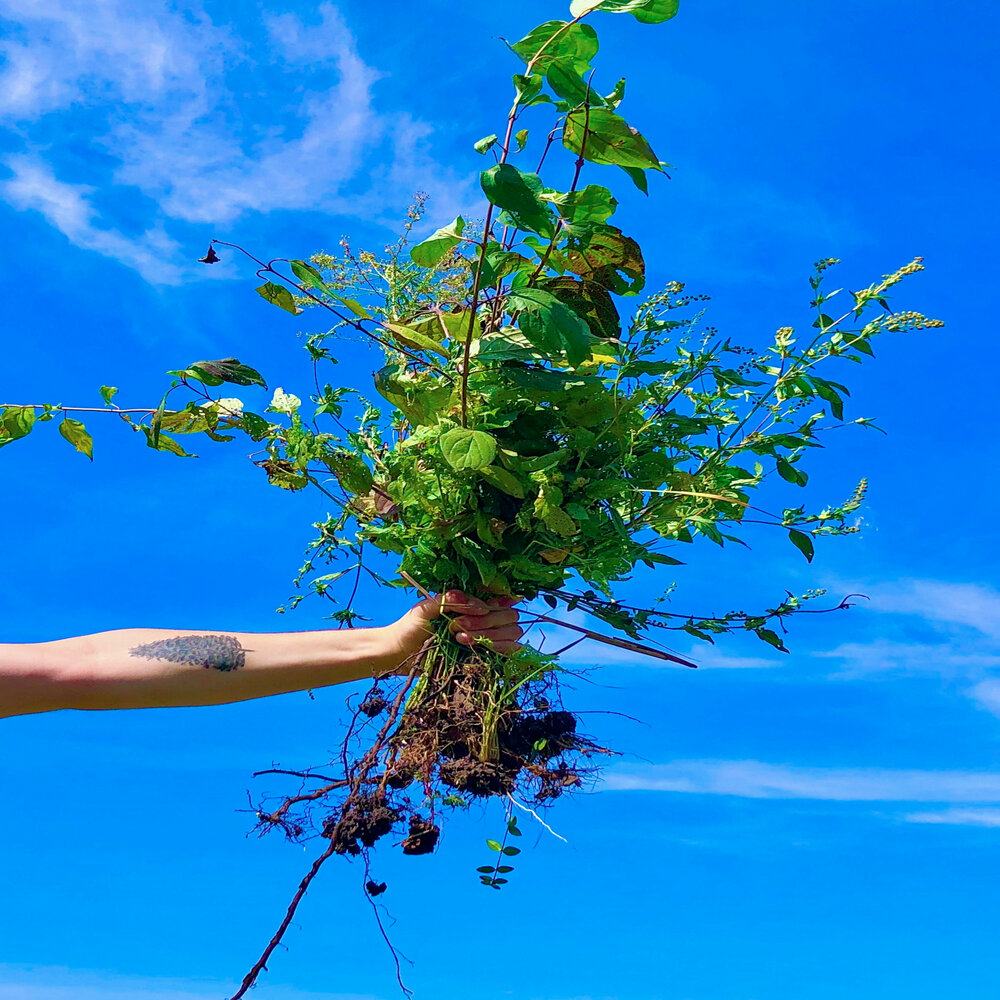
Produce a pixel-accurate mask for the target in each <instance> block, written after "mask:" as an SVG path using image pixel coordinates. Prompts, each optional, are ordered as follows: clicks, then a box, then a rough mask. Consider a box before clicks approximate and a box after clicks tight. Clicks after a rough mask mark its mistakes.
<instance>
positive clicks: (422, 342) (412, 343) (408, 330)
mask: <svg viewBox="0 0 1000 1000" xmlns="http://www.w3.org/2000/svg"><path fill="white" fill-rule="evenodd" d="M385 326H386V329H388V330H391V331H392V333H393V335H394V336H395V337H396V339H397V340H399V341H400V342H401V343H402V344H403V345H404V346H406V347H417V348H419V349H420V350H421V351H432V352H433V353H434V354H439V355H440V356H441V357H442V358H446V359H447V358H450V357H451V355H450V354H449V353H448V352H447V351H446V350H445V349H444V348H443V347H442V346H441V345H440V344H439V343H438V342H437V341H436V340H434V339H433V338H432V337H428V336H427V334H426V333H421V332H420V331H419V330H414V329H413V327H412V326H401V325H400V324H399V323H386V324H385Z"/></svg>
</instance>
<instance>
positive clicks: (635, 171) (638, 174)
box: [622, 167, 649, 194]
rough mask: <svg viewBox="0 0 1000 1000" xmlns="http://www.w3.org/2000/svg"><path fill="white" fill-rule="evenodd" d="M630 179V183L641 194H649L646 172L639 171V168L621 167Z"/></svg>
mask: <svg viewBox="0 0 1000 1000" xmlns="http://www.w3.org/2000/svg"><path fill="white" fill-rule="evenodd" d="M622 170H624V171H625V173H627V174H628V175H629V177H631V178H632V183H633V184H634V185H635V186H636V187H637V188H638V189H639V190H640V191H641V192H642V193H643V194H649V179H648V178H647V177H646V171H645V170H641V169H640V168H639V167H622Z"/></svg>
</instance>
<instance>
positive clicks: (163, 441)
mask: <svg viewBox="0 0 1000 1000" xmlns="http://www.w3.org/2000/svg"><path fill="white" fill-rule="evenodd" d="M142 430H143V433H144V434H145V435H146V444H147V445H148V447H150V448H155V449H156V451H169V452H170V453H171V454H172V455H179V456H180V457H181V458H197V457H198V456H197V455H192V454H191V453H190V452H187V451H185V450H184V449H183V448H182V447H181V446H180V444H179V443H178V442H177V441H175V440H174V439H173V438H172V437H169V436H168V435H166V434H159V433H158V434H156V435H155V439H154V434H153V430H152V428H150V427H143V428H142Z"/></svg>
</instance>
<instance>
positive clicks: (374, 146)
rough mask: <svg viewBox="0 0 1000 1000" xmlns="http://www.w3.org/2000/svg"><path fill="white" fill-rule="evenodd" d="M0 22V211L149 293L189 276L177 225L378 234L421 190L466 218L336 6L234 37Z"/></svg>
mask: <svg viewBox="0 0 1000 1000" xmlns="http://www.w3.org/2000/svg"><path fill="white" fill-rule="evenodd" d="M0 19H6V21H7V22H8V23H7V25H6V28H7V29H8V30H7V40H6V41H4V42H3V43H2V49H0V53H2V55H3V58H4V62H3V65H2V66H0V92H2V93H3V94H4V101H3V111H2V113H0V118H2V119H4V120H5V121H6V123H7V125H8V127H9V128H11V129H13V130H14V131H15V132H16V133H17V134H18V135H19V136H20V139H21V142H22V145H23V150H22V151H21V153H20V154H19V155H16V156H14V157H13V158H11V159H10V160H9V161H8V164H7V166H8V168H9V169H10V170H11V172H12V174H13V176H12V177H11V178H10V179H9V180H7V181H6V182H5V183H4V184H3V185H2V187H0V194H2V195H3V196H4V197H5V198H6V199H7V200H8V201H9V202H10V203H11V204H13V205H14V206H15V207H17V208H20V209H24V210H29V211H37V212H40V213H41V214H42V215H43V216H44V217H45V219H46V220H47V221H48V222H49V223H50V224H52V225H53V226H55V227H56V228H57V229H59V231H60V232H62V233H63V234H64V235H65V236H66V237H67V238H68V239H69V240H71V241H72V242H73V243H74V244H76V245H77V246H80V247H82V248H84V249H88V250H94V251H96V252H98V253H101V254H104V255H105V256H108V257H113V258H116V259H118V260H120V261H121V262H122V263H124V264H126V265H127V266H129V267H133V268H135V269H137V270H138V271H139V272H140V273H141V274H143V276H144V277H145V278H147V280H150V281H156V282H162V283H170V282H176V281H178V280H180V279H181V278H182V277H183V276H184V275H185V274H188V273H190V272H189V271H187V270H186V269H184V268H181V267H179V266H178V263H177V254H178V249H179V245H178V243H177V241H176V240H175V239H173V238H171V237H170V236H167V235H166V233H167V232H169V233H171V234H174V233H175V232H177V231H178V227H180V228H181V230H182V231H183V226H184V225H185V224H186V225H188V226H190V225H191V224H197V225H199V226H204V225H206V224H216V225H224V224H226V223H232V222H233V221H234V220H236V219H239V218H241V217H244V216H247V215H249V214H252V213H256V214H266V213H268V212H273V211H278V210H281V211H305V210H308V211H310V212H322V213H326V214H331V215H342V216H350V217H354V218H364V219H366V220H368V221H375V222H380V221H386V222H388V221H390V220H395V219H396V217H397V216H400V215H401V214H402V212H403V209H404V208H405V205H406V201H407V198H408V197H409V196H410V195H411V194H412V192H413V191H414V190H416V189H417V188H422V189H424V190H426V191H428V192H429V193H430V194H431V196H432V198H434V199H435V202H434V208H435V214H439V213H440V214H442V215H447V214H449V213H451V212H453V211H457V208H459V207H464V206H465V204H466V203H467V201H468V198H469V190H470V189H469V185H468V180H467V179H466V178H463V177H459V176H456V175H455V174H453V173H452V172H451V171H449V170H448V169H447V168H444V167H442V166H441V165H440V164H437V163H435V162H434V159H433V156H432V154H431V152H430V143H429V139H430V132H431V129H430V126H429V125H427V124H426V123H422V122H420V121H416V120H414V119H413V118H411V117H410V116H409V115H407V114H405V113H400V112H397V111H395V110H393V109H391V108H385V107H382V106H380V105H379V103H378V102H377V101H376V98H375V94H374V89H373V88H374V85H375V84H376V82H377V81H378V80H379V79H380V78H381V76H382V74H381V73H380V72H379V71H378V70H377V69H375V68H374V67H372V66H369V65H368V64H367V63H366V62H365V60H364V59H363V58H362V56H361V54H360V53H359V52H358V49H357V45H356V42H355V39H354V36H353V34H352V32H351V31H350V29H349V27H348V25H347V24H346V22H345V21H344V19H343V17H342V16H341V14H340V13H339V11H338V10H337V9H336V8H335V7H334V6H333V5H332V4H329V3H326V4H321V5H320V6H319V8H318V9H317V11H316V12H315V14H314V15H312V17H311V20H310V21H309V22H308V23H307V22H306V21H304V20H302V19H300V18H298V17H297V16H295V15H292V14H280V15H272V16H267V17H265V18H264V19H263V20H262V21H260V22H258V23H256V24H254V23H251V24H247V25H241V28H243V29H246V30H241V32H240V33H239V34H237V33H236V32H234V31H231V30H230V29H229V28H228V27H226V26H224V25H219V24H216V23H214V22H213V21H212V20H211V18H209V17H208V15H207V14H206V13H205V12H204V11H203V10H202V9H201V7H200V5H199V4H197V3H187V4H183V3H182V4H180V5H175V4H170V3H166V2H154V3H149V4H143V5H140V6H136V5H134V4H127V3H126V2H125V0H99V2H95V3H92V4H87V5H82V4H80V3H79V2H76V0H0ZM83 122H86V125H83ZM81 132H82V133H86V134H89V135H90V136H91V138H90V139H89V140H88V142H87V149H86V150H84V152H83V154H82V155H81V152H80V147H81ZM108 191H113V193H114V197H113V198H110V199H109V198H107V197H104V198H100V197H99V196H100V195H101V194H104V195H106V194H107V192H108ZM99 204H104V205H105V206H107V207H105V208H104V212H103V214H102V213H101V212H100V211H99V210H98V208H97V206H98V205H99ZM123 204H124V207H123ZM112 206H114V207H112ZM136 215H139V216H140V217H144V218H145V224H144V225H142V226H141V227H140V228H141V230H142V231H141V232H139V233H138V234H135V233H132V232H131V231H130V229H129V227H128V226H127V225H125V222H124V219H125V218H126V217H134V216H136ZM163 262H165V263H163ZM203 270H204V269H203Z"/></svg>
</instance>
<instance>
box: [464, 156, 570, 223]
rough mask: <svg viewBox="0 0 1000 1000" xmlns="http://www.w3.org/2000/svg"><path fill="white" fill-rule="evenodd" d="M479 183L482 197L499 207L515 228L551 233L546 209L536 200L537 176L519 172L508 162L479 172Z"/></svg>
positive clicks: (539, 181) (540, 185)
mask: <svg viewBox="0 0 1000 1000" xmlns="http://www.w3.org/2000/svg"><path fill="white" fill-rule="evenodd" d="M480 184H481V185H482V189H483V193H484V194H485V195H486V197H487V198H488V199H489V200H490V201H491V202H492V203H493V204H494V205H496V206H497V207H498V208H502V209H503V210H504V211H505V212H506V213H507V214H508V215H509V216H510V218H511V220H512V221H513V223H514V225H516V226H517V227H518V229H527V230H530V231H531V232H533V233H539V234H541V235H543V236H551V235H552V233H553V232H554V231H555V225H554V223H553V220H552V216H551V215H550V214H549V209H548V206H547V205H546V204H545V203H544V202H543V201H541V200H540V198H539V195H540V194H541V191H542V182H541V180H539V178H538V175H537V174H526V173H522V172H521V171H520V170H518V169H517V167H515V166H513V165H512V164H510V163H497V164H495V165H494V166H492V167H490V169H489V170H484V171H483V173H482V174H481V175H480Z"/></svg>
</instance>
